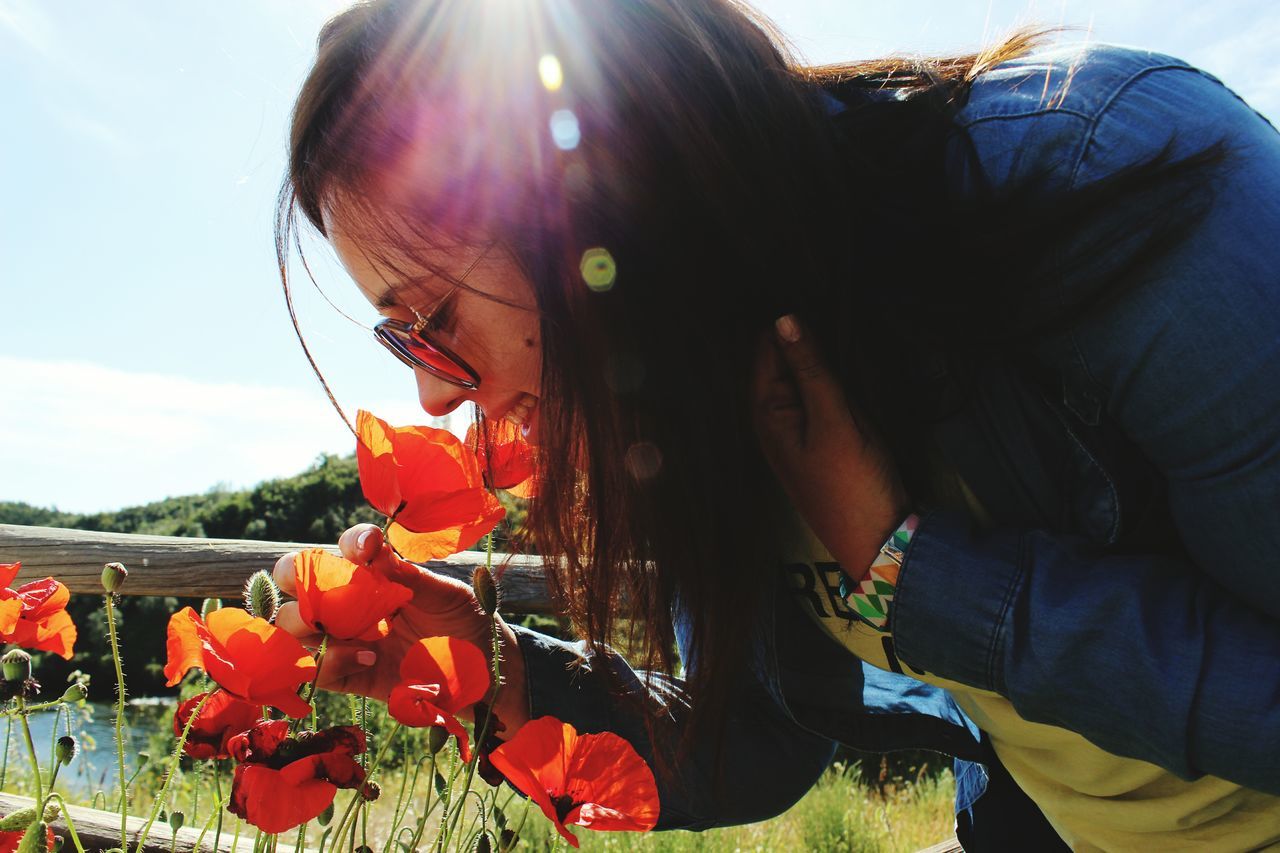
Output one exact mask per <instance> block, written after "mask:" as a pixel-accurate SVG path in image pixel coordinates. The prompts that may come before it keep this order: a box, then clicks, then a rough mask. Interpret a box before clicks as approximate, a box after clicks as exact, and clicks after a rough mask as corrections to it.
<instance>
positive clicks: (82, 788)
mask: <svg viewBox="0 0 1280 853" xmlns="http://www.w3.org/2000/svg"><path fill="white" fill-rule="evenodd" d="M173 708H174V700H173V699H170V698H164V699H137V700H132V701H130V702H129V703H128V704H127V705H126V706H125V720H126V723H127V725H126V728H125V750H124V757H125V768H126V774H129V775H131V774H132V773H133V771H134V770H135V769H136V768H137V764H138V753H139V752H146V751H148V748H149V745H150V741H151V737H152V735H153V734H154V733H155V732H157V731H159V730H161V729H163V730H164V731H165V732H171V731H172V728H170V727H171V726H172V725H173V723H172V719H173ZM30 721H31V738H32V740H33V741H34V742H35V747H36V755H37V756H38V758H39V760H40V769H41V773H42V775H43V777H44V779H45V780H46V781H47V780H48V778H49V768H50V766H51V761H52V754H53V753H52V749H51V746H50V744H51V743H52V742H53V734H52V728H53V723H54V714H53V712H52V711H45V712H40V713H36V714H33V715H31V718H30ZM69 725H70V729H71V734H72V735H74V736H75V738H76V741H77V742H78V743H79V746H80V749H79V751H78V752H77V754H76V757H75V758H74V759H73V760H72V762H71V763H70V764H69V765H67V766H66V767H63V768H62V770H60V771H59V772H58V782H57V787H58V790H60V791H62V792H64V793H66V794H69V795H71V796H73V797H75V798H83V799H88V798H90V797H92V796H93V793H94V792H95V791H103V792H105V793H107V794H108V795H110V794H111V792H113V791H115V790H116V788H117V785H118V783H119V775H118V771H117V770H116V741H115V705H107V704H102V703H97V702H86V703H85V705H84V707H83V708H75V707H72V708H71V717H70V722H69ZM7 726H8V722H7V721H5V720H0V752H2V751H3V748H4V737H5V730H6V728H7ZM67 727H68V718H67V715H66V714H65V713H64V714H61V715H59V716H58V733H57V735H58V736H59V737H60V736H62V735H65V734H67ZM152 752H153V759H154V760H156V761H164V760H165V758H166V756H165V755H164V754H163V753H160V754H158V755H157V754H155V752H154V750H153V751H152ZM15 769H16V770H18V771H20V772H21V774H22V775H21V776H19V777H18V778H19V779H21V778H23V777H25V776H27V775H29V774H30V772H31V759H30V757H29V756H28V754H27V748H26V744H25V743H24V742H23V737H22V727H21V725H20V724H19V722H18V720H16V719H14V720H13V732H12V734H11V735H10V737H9V778H8V779H6V780H5V785H4V788H5V790H6V791H8V792H11V793H27V794H30V791H20V790H19V788H21V787H24V785H22V784H21V783H18V782H17V781H16V780H15V778H14V771H15Z"/></svg>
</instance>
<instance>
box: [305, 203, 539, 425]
mask: <svg viewBox="0 0 1280 853" xmlns="http://www.w3.org/2000/svg"><path fill="white" fill-rule="evenodd" d="M326 231H327V232H328V235H329V242H330V243H331V244H332V246H333V248H334V251H335V252H336V253H337V255H338V258H339V260H341V262H342V265H343V266H344V267H345V268H346V270H347V272H348V273H349V274H350V275H351V277H352V279H354V280H355V282H356V285H357V286H358V287H359V288H360V291H361V293H362V294H363V295H364V297H365V299H367V300H369V303H370V304H371V305H373V306H374V308H375V309H377V311H378V313H380V314H381V315H382V316H384V317H390V318H392V319H395V320H402V321H405V322H409V323H412V322H414V321H415V320H416V319H417V318H418V317H419V316H423V317H426V316H433V317H438V318H439V322H438V323H436V322H434V321H433V322H432V324H431V326H430V332H429V333H430V335H431V337H432V339H433V340H435V341H438V342H439V343H440V344H442V345H443V346H445V347H447V348H448V349H450V350H451V351H452V352H453V353H455V354H456V355H457V356H458V357H459V358H461V359H462V360H463V361H465V362H466V363H467V364H468V365H470V366H471V367H472V368H473V369H474V370H475V371H476V373H478V374H479V375H480V386H479V387H478V388H477V389H475V390H473V391H471V390H467V389H465V388H460V387H458V386H457V385H451V384H450V383H448V382H445V381H444V380H442V379H440V378H439V377H437V376H435V375H433V374H431V373H429V372H428V371H426V370H424V369H422V368H418V367H415V368H413V373H414V378H415V379H416V380H417V384H418V400H419V402H420V403H421V404H422V408H423V409H424V410H425V411H426V412H427V414H430V415H433V416H436V417H439V416H441V415H445V414H448V413H449V412H452V411H453V410H454V409H456V408H457V407H458V406H459V405H461V404H462V403H463V401H466V400H470V401H472V402H474V403H475V404H476V405H478V406H479V407H480V409H481V410H482V411H483V412H484V414H485V417H487V418H491V419H497V418H506V419H507V420H510V421H512V422H514V423H517V424H527V425H528V429H527V435H528V438H529V440H530V441H531V442H536V440H537V404H538V388H539V381H540V377H541V369H542V341H541V337H540V331H539V319H538V310H537V306H536V303H535V301H534V295H533V285H532V284H531V283H530V282H529V280H528V279H527V278H526V277H525V276H524V274H523V273H522V272H521V271H520V269H519V267H518V266H517V265H516V264H515V262H514V261H513V260H512V259H511V258H510V257H509V256H507V255H506V254H505V253H504V252H502V251H501V250H499V249H496V248H491V249H489V250H487V251H486V250H484V249H482V248H476V247H458V248H456V249H452V248H451V249H449V250H433V251H431V252H428V253H424V255H423V257H422V258H421V260H424V261H427V262H429V263H430V264H431V265H432V266H435V267H437V268H438V269H440V270H443V271H445V272H448V273H449V274H450V275H451V276H452V277H453V278H454V279H455V280H457V279H461V278H462V276H463V274H464V273H467V270H468V269H470V272H469V273H467V275H466V279H465V281H466V285H467V286H466V287H456V286H454V285H453V284H450V283H449V282H448V281H447V280H445V279H442V278H440V277H439V276H437V275H435V274H433V273H432V272H431V271H430V270H427V269H425V268H423V266H422V265H421V264H419V263H414V262H412V261H409V260H406V259H403V258H402V257H401V256H399V255H398V254H397V253H396V252H395V251H394V250H389V251H388V250H381V247H379V251H370V250H368V249H367V248H366V246H365V245H363V244H362V242H361V240H360V239H359V238H358V237H357V236H354V235H352V234H351V233H350V232H348V231H346V230H344V229H343V228H342V227H341V225H340V223H338V222H335V221H334V220H333V218H332V217H330V218H329V219H328V221H327V222H326ZM388 261H389V263H388ZM473 264H474V266H472V265H473ZM490 297H492V298H490ZM433 312H437V313H434V314H433ZM388 357H390V354H388Z"/></svg>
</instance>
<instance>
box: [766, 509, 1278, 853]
mask: <svg viewBox="0 0 1280 853" xmlns="http://www.w3.org/2000/svg"><path fill="white" fill-rule="evenodd" d="M795 524H796V525H797V529H796V530H794V531H793V533H792V535H790V536H788V537H787V538H786V539H785V540H784V541H786V542H788V543H790V545H789V547H788V548H787V549H786V551H785V552H784V559H786V561H787V562H788V563H790V564H793V565H804V566H806V567H807V568H808V570H809V571H810V572H812V573H813V574H814V575H815V576H817V577H816V582H815V583H813V584H812V585H811V586H806V585H804V579H803V578H801V577H797V576H790V577H792V578H793V582H794V583H795V585H796V588H797V589H800V588H802V586H803V587H804V588H806V589H808V590H817V591H819V594H823V593H822V590H824V589H834V588H838V586H839V583H840V574H839V573H840V569H839V567H838V566H836V564H835V561H834V560H832V559H831V555H830V554H829V553H827V551H826V549H825V548H824V547H823V546H822V543H821V542H819V541H818V540H817V538H816V537H815V536H814V535H813V534H812V533H811V532H810V531H809V530H808V528H807V527H806V526H804V525H803V523H802V522H800V521H798V520H797V521H796V522H795ZM815 564H826V565H823V566H822V567H821V569H819V568H817V567H816V565H815ZM822 573H825V574H826V576H825V577H823V576H822ZM826 598H827V601H826V602H824V603H825V604H826V607H825V608H823V611H825V612H820V611H818V610H815V608H814V606H813V601H812V599H811V598H810V597H809V596H807V595H801V596H798V600H800V601H802V602H804V604H803V606H804V608H805V610H806V611H807V612H808V613H809V614H810V615H811V616H812V617H813V618H814V620H815V621H816V622H817V623H818V624H819V625H820V626H821V627H822V628H823V629H824V630H825V631H826V632H827V633H828V634H829V635H830V636H831V637H833V638H834V639H835V640H836V641H837V642H839V643H841V644H842V645H844V646H845V647H846V648H847V649H849V651H851V652H852V653H853V654H855V655H857V656H858V657H859V658H861V659H862V660H865V661H866V662H868V663H870V664H872V665H873V666H877V667H880V668H881V669H890V670H892V669H895V667H893V666H891V665H890V661H889V655H890V654H892V653H893V643H892V637H891V635H889V634H884V633H881V632H879V631H877V630H875V629H874V628H872V627H871V626H869V625H867V624H866V623H864V622H861V621H859V620H858V619H857V618H856V617H854V616H853V613H852V611H851V610H850V609H849V607H848V606H847V605H846V604H845V603H844V602H843V601H841V600H840V599H839V597H838V596H836V595H834V594H831V593H827V594H826ZM886 638H888V642H886ZM897 670H898V671H905V672H907V673H908V674H910V675H914V676H915V677H917V678H919V679H920V680H921V681H924V682H926V683H928V684H934V685H937V686H939V687H943V688H946V689H947V690H948V691H949V692H950V693H951V695H952V696H953V697H955V700H956V703H957V704H958V705H959V706H960V707H961V708H963V709H964V712H965V713H966V714H968V715H969V716H970V718H972V719H973V721H974V722H975V723H977V725H978V726H979V728H981V729H982V730H983V731H984V732H986V733H987V735H988V736H989V737H990V738H991V744H992V746H993V747H994V748H995V751H996V755H998V756H999V757H1000V761H1001V762H1002V763H1003V764H1004V765H1005V767H1006V768H1007V769H1008V771H1009V774H1010V775H1011V776H1012V777H1013V778H1014V779H1015V780H1016V781H1017V783H1018V785H1019V786H1021V788H1022V789H1023V790H1024V791H1026V793H1027V795H1028V796H1030V797H1031V799H1033V800H1034V801H1035V802H1036V804H1037V805H1039V806H1040V808H1041V810H1042V811H1043V812H1044V814H1045V817H1047V818H1048V820H1049V822H1050V823H1051V824H1052V825H1053V828H1054V829H1055V830H1056V831H1057V832H1058V834H1059V835H1061V836H1062V838H1063V839H1064V840H1065V841H1066V843H1067V844H1068V845H1070V847H1071V848H1072V849H1073V850H1080V851H1093V850H1143V851H1146V850H1153V851H1161V853H1164V851H1177V850H1197V851H1204V850H1211V851H1214V853H1218V851H1235V850H1241V851H1243V850H1260V849H1267V850H1280V797H1274V796H1271V795H1269V794H1263V793H1259V792H1257V791H1253V790H1251V789H1248V788H1243V787H1241V786H1239V785H1236V784H1233V783H1231V782H1227V781H1225V780H1223V779H1218V778H1215V777H1212V776H1205V777H1202V778H1200V779H1197V780H1195V781H1193V782H1188V781H1185V780H1183V779H1180V778H1178V777H1177V776H1174V775H1173V774H1172V773H1169V772H1168V771H1166V770H1163V769H1161V768H1159V767H1157V766H1155V765H1154V764H1149V763H1147V762H1145V761H1139V760H1137V759H1132V758H1121V757H1119V756H1116V755H1112V754H1111V753H1109V752H1106V751H1105V750H1102V749H1100V748H1098V747H1097V746H1094V745H1093V744H1092V743H1090V742H1089V741H1087V740H1085V738H1083V737H1082V736H1080V735H1078V734H1076V733H1075V732H1071V731H1068V730H1066V729H1062V728H1058V727H1057V726H1049V725H1044V724H1041V723H1031V722H1028V721H1026V720H1024V719H1022V718H1021V717H1019V716H1018V714H1017V712H1016V711H1014V709H1013V705H1012V704H1011V703H1010V702H1009V701H1008V700H1007V699H1004V698H1003V697H1001V696H999V695H997V694H995V693H991V692H989V691H985V690H979V689H977V688H973V687H969V686H966V685H963V684H958V683H956V682H954V681H948V680H947V679H943V678H938V677H936V676H932V675H930V674H928V673H921V672H917V671H915V670H911V669H908V668H906V667H898V668H897Z"/></svg>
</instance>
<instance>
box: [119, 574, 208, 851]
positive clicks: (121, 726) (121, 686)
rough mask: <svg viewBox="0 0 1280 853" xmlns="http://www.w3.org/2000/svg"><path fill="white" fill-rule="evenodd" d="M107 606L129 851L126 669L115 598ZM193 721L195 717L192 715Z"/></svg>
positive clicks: (124, 838) (123, 826) (123, 829)
mask: <svg viewBox="0 0 1280 853" xmlns="http://www.w3.org/2000/svg"><path fill="white" fill-rule="evenodd" d="M103 599H104V600H105V601H106V605H107V636H108V637H109V638H110V639H111V660H112V661H113V662H114V663H115V665H116V763H117V765H118V766H119V768H120V849H121V850H122V851H123V850H128V849H129V782H128V781H126V780H125V778H124V668H123V667H122V666H121V665H120V638H119V636H118V634H117V632H116V615H115V613H116V611H115V596H114V595H112V594H111V593H107V594H106V595H104V596H103ZM192 719H195V716H194V715H192Z"/></svg>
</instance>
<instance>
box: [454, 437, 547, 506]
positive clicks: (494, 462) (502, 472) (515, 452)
mask: <svg viewBox="0 0 1280 853" xmlns="http://www.w3.org/2000/svg"><path fill="white" fill-rule="evenodd" d="M484 430H485V439H484V441H478V440H477V436H476V427H475V424H472V425H471V426H469V427H467V447H472V448H475V452H476V458H477V460H478V461H479V463H480V473H481V474H483V475H484V478H485V480H486V482H487V483H488V485H489V486H491V487H492V488H495V489H506V490H507V491H508V492H510V493H511V494H513V495H515V496H516V497H518V498H531V497H533V495H534V483H533V475H534V473H536V471H537V461H536V458H535V455H534V454H535V451H534V448H533V445H532V444H530V443H529V442H528V440H527V439H526V438H525V437H524V431H523V430H522V429H521V428H520V426H519V425H517V424H513V423H511V421H509V420H507V419H505V418H503V419H502V420H497V421H493V420H486V421H485V422H484Z"/></svg>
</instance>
